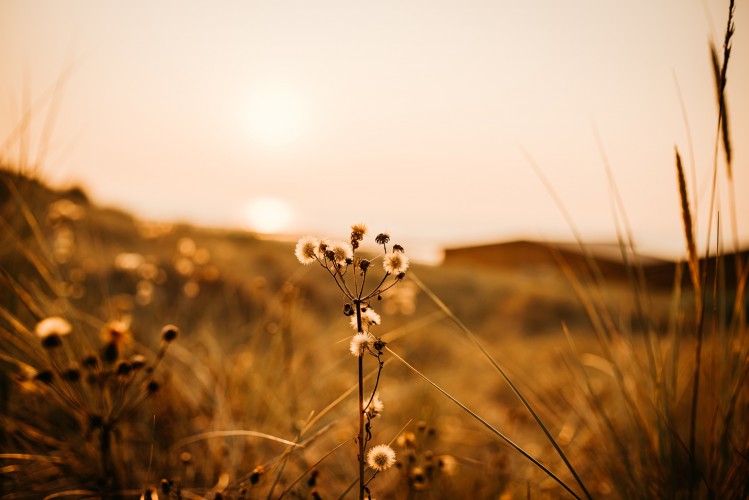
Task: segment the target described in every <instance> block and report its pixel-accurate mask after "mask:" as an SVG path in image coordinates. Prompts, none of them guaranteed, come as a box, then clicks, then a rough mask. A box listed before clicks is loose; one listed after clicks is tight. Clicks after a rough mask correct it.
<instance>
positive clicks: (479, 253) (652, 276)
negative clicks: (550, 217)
mask: <svg viewBox="0 0 749 500" xmlns="http://www.w3.org/2000/svg"><path fill="white" fill-rule="evenodd" d="M747 257H749V251H747V250H745V251H742V252H740V253H739V254H738V255H734V254H727V255H723V256H722V258H721V259H720V261H719V262H721V264H720V266H721V267H722V268H723V273H722V274H724V275H725V276H733V277H735V276H736V271H737V268H736V263H737V260H738V261H741V262H744V263H746V262H747ZM705 262H706V261H705V260H704V259H703V260H702V263H703V266H705ZM444 265H445V266H448V267H450V266H476V267H481V268H486V269H495V270H501V271H505V272H506V271H516V272H524V273H527V274H542V273H549V272H552V273H554V272H561V266H562V265H569V266H570V268H571V269H572V270H574V271H575V272H576V273H588V272H590V269H591V266H594V267H596V268H597V269H598V270H600V272H601V274H602V275H603V277H604V278H605V279H606V280H607V281H610V282H624V281H627V280H629V279H630V276H631V275H632V272H631V270H632V269H634V268H636V267H641V268H642V270H643V273H644V275H645V277H646V280H647V283H648V286H650V287H655V288H671V287H673V285H674V278H675V272H676V267H677V265H678V263H677V262H673V261H668V260H664V259H659V258H656V257H650V256H645V255H639V254H637V255H634V254H632V253H631V252H624V253H623V252H622V249H621V247H620V246H619V245H618V244H617V243H597V244H584V246H583V247H582V248H581V247H580V245H578V244H577V243H568V242H540V241H528V240H517V241H508V242H502V243H490V244H485V245H476V246H465V247H453V248H447V249H445V258H444ZM744 267H745V266H744ZM707 269H708V271H709V272H710V273H711V275H710V276H712V271H713V270H714V269H715V259H714V258H710V259H708V261H707ZM687 281H688V277H687V276H686V275H685V278H684V284H687ZM729 285H730V280H729Z"/></svg>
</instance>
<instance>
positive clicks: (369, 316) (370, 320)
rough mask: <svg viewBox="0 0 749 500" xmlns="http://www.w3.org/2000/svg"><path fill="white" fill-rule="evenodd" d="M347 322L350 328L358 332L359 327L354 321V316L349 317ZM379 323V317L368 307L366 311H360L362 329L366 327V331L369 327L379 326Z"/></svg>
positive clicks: (355, 320)
mask: <svg viewBox="0 0 749 500" xmlns="http://www.w3.org/2000/svg"><path fill="white" fill-rule="evenodd" d="M349 322H350V323H351V328H353V329H354V330H357V331H358V330H359V325H358V321H357V319H356V314H354V315H353V316H351V319H350V320H349ZM380 322H381V320H380V315H379V314H377V313H376V312H374V309H372V308H371V307H368V308H367V310H366V311H362V313H361V325H362V328H364V327H366V328H367V329H369V327H370V326H372V325H379V324H380Z"/></svg>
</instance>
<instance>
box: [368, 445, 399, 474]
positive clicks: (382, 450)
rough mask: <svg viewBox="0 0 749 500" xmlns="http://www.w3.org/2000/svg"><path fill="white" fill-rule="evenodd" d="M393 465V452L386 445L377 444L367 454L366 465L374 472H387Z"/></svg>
mask: <svg viewBox="0 0 749 500" xmlns="http://www.w3.org/2000/svg"><path fill="white" fill-rule="evenodd" d="M393 464H395V451H393V449H392V448H391V447H390V446H388V445H386V444H378V445H377V446H373V447H371V448H370V449H369V451H368V452H367V465H369V467H370V468H372V469H374V470H376V471H378V472H379V471H383V470H387V469H389V468H390V467H392V466H393Z"/></svg>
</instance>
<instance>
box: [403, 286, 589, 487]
mask: <svg viewBox="0 0 749 500" xmlns="http://www.w3.org/2000/svg"><path fill="white" fill-rule="evenodd" d="M410 277H411V279H412V280H413V281H414V282H415V283H416V284H417V285H418V286H419V288H420V289H421V290H422V291H423V292H424V293H426V294H427V296H428V297H429V298H430V299H431V300H432V301H433V302H434V303H435V304H436V305H437V307H439V308H440V309H441V310H442V311H443V312H444V313H445V315H447V317H448V318H450V319H451V320H452V321H453V323H455V324H456V325H457V326H458V328H460V330H462V331H463V333H465V334H466V335H467V336H468V338H469V339H470V340H471V342H473V344H474V345H475V346H476V347H477V348H478V350H479V351H480V352H481V354H483V355H484V357H485V358H486V359H487V360H488V361H489V362H490V363H491V364H492V366H493V367H494V369H495V370H497V372H498V373H499V374H500V375H501V376H502V378H503V379H504V380H505V382H507V384H508V385H509V386H510V388H511V389H512V391H513V392H514V393H515V395H516V396H517V397H518V399H520V401H521V402H522V403H523V406H525V408H526V409H527V410H528V412H529V413H530V414H531V416H532V417H533V419H534V420H535V421H536V423H537V424H538V426H539V427H540V428H541V430H543V432H544V434H545V435H546V438H547V439H548V440H549V442H551V445H552V446H553V447H554V449H555V450H556V452H557V454H558V455H559V457H560V458H561V459H562V461H563V462H564V464H565V465H566V466H567V468H568V469H569V471H570V472H571V473H572V476H573V477H574V478H575V481H577V484H578V485H579V486H580V488H581V489H582V490H583V493H584V495H585V496H586V498H592V497H591V496H590V493H589V492H588V489H587V488H586V487H585V484H584V483H583V481H582V479H580V476H579V475H578V474H577V472H576V471H575V468H574V467H573V466H572V464H571V463H570V461H569V460H568V459H567V456H566V455H565V454H564V451H562V448H561V447H560V446H559V444H558V443H557V442H556V440H555V439H554V436H552V435H551V432H549V429H548V428H547V427H546V425H545V424H544V423H543V421H542V420H541V417H539V416H538V414H537V413H536V411H535V410H534V409H533V407H532V406H531V404H530V403H529V402H528V400H527V399H526V398H525V396H523V394H522V392H520V389H518V387H517V386H516V385H515V384H514V383H513V382H512V380H511V379H510V377H509V376H508V375H507V373H506V372H505V371H504V370H503V369H502V367H501V366H500V365H499V363H498V362H497V361H496V360H495V359H494V357H493V356H492V355H491V354H490V353H489V351H487V350H486V348H485V347H484V346H483V344H482V343H481V341H480V340H479V339H478V337H477V336H476V335H475V334H474V333H473V332H472V331H471V330H470V329H469V328H468V327H467V326H466V325H465V324H464V323H463V322H462V321H461V320H460V319H459V318H458V317H457V316H455V314H454V313H453V312H452V311H451V310H450V308H449V307H447V305H446V304H445V303H444V302H442V300H441V299H440V298H439V297H437V295H435V293H434V292H432V290H431V289H429V288H428V287H427V286H426V285H425V284H424V283H423V282H422V281H421V280H420V279H419V278H418V277H417V276H415V274H414V273H413V272H412V273H411V275H410Z"/></svg>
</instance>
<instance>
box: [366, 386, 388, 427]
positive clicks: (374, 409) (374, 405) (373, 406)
mask: <svg viewBox="0 0 749 500" xmlns="http://www.w3.org/2000/svg"><path fill="white" fill-rule="evenodd" d="M384 409H385V405H384V404H383V403H382V400H381V399H380V393H379V392H376V393H375V395H374V397H373V398H372V401H371V402H370V403H369V406H367V409H366V412H367V417H369V419H370V420H371V419H373V418H375V417H376V416H377V415H379V414H380V413H382V410H384Z"/></svg>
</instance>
